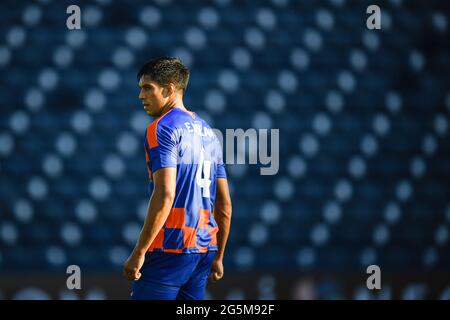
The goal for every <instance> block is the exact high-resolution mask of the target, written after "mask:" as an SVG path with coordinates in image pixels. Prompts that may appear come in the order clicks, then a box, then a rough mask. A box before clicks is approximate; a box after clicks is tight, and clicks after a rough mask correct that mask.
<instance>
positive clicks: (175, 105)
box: [161, 99, 188, 116]
mask: <svg viewBox="0 0 450 320" xmlns="http://www.w3.org/2000/svg"><path fill="white" fill-rule="evenodd" d="M173 108H178V109H181V110H183V111H188V110H187V109H186V107H185V106H184V103H183V99H175V100H173V101H170V102H168V103H167V104H166V105H165V106H164V107H163V110H162V112H161V116H163V115H165V114H166V113H167V112H169V111H170V110H172V109H173Z"/></svg>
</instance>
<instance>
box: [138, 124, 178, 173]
mask: <svg viewBox="0 0 450 320" xmlns="http://www.w3.org/2000/svg"><path fill="white" fill-rule="evenodd" d="M145 136H146V139H145V147H146V150H147V153H148V156H149V162H150V169H151V171H152V172H155V171H156V170H158V169H161V168H167V167H176V166H177V159H178V156H177V155H178V152H177V141H176V138H175V134H174V130H173V129H172V128H170V127H169V126H166V125H163V124H161V123H158V121H155V122H153V123H152V124H151V125H150V126H149V127H148V128H147V131H146V134H145Z"/></svg>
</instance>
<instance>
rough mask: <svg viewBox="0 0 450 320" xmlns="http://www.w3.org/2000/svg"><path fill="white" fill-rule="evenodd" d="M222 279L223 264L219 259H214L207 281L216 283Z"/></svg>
mask: <svg viewBox="0 0 450 320" xmlns="http://www.w3.org/2000/svg"><path fill="white" fill-rule="evenodd" d="M222 277H223V262H222V259H221V258H214V261H213V263H212V266H211V272H210V273H209V281H211V282H216V281H219V280H220V279H222Z"/></svg>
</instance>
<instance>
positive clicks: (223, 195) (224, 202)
mask: <svg viewBox="0 0 450 320" xmlns="http://www.w3.org/2000/svg"><path fill="white" fill-rule="evenodd" d="M214 219H215V220H216V222H217V225H218V227H219V231H218V232H217V249H218V251H217V253H216V256H215V257H214V261H213V265H212V268H211V273H210V276H209V279H210V280H211V281H213V282H215V281H218V280H220V279H221V278H222V277H223V273H224V271H223V255H224V252H225V246H226V244H227V240H228V235H229V233H230V225H231V197H230V191H229V189H228V181H227V179H224V178H218V179H217V189H216V200H215V202H214Z"/></svg>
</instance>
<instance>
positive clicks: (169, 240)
mask: <svg viewBox="0 0 450 320" xmlns="http://www.w3.org/2000/svg"><path fill="white" fill-rule="evenodd" d="M188 80H189V70H188V69H187V68H186V67H185V66H184V65H183V64H182V63H181V61H180V60H179V59H176V58H166V57H164V58H159V59H155V60H152V61H150V62H148V63H146V64H145V65H144V66H143V67H142V68H141V70H140V71H139V73H138V81H139V87H140V94H139V99H140V100H141V101H142V104H143V105H144V110H145V111H146V112H147V114H148V115H149V116H151V117H156V120H154V121H153V122H152V123H151V124H150V125H149V126H148V127H147V130H146V134H145V155H146V160H147V170H148V174H149V179H150V186H151V188H153V193H152V196H151V198H150V201H149V204H148V209H147V217H146V219H145V222H144V225H143V228H142V230H141V233H140V236H139V239H138V241H137V243H136V246H135V248H134V250H133V252H132V253H131V255H130V257H129V258H128V260H127V261H126V262H125V265H124V270H123V275H124V277H125V278H127V279H128V280H134V282H133V288H132V292H131V299H134V300H141V299H164V300H173V299H198V300H200V299H204V295H205V288H206V284H207V280H208V278H209V280H210V281H212V282H214V281H218V280H220V279H221V278H222V277H223V273H224V271H223V262H222V261H223V256H224V251H225V245H226V242H227V239H228V234H229V229H230V223H231V200H230V194H229V190H228V183H227V179H226V173H225V165H224V163H223V160H222V148H221V145H220V142H219V140H218V138H217V137H216V135H215V134H214V132H213V131H212V129H211V128H210V126H209V125H208V124H207V123H206V122H205V121H204V120H203V119H201V118H200V117H199V116H198V115H197V114H195V113H194V112H191V111H189V110H187V109H186V108H185V106H184V104H183V95H184V92H185V90H186V86H187V83H188Z"/></svg>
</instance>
